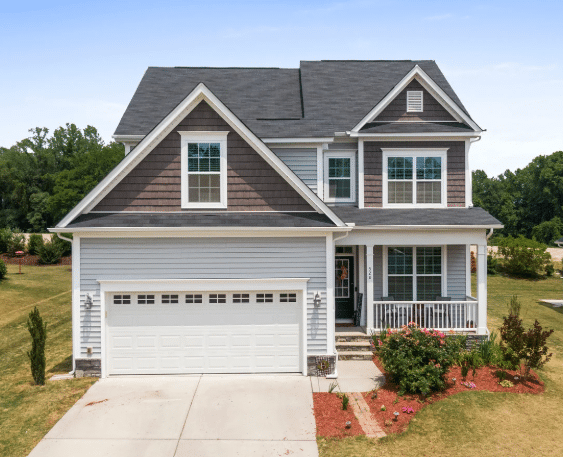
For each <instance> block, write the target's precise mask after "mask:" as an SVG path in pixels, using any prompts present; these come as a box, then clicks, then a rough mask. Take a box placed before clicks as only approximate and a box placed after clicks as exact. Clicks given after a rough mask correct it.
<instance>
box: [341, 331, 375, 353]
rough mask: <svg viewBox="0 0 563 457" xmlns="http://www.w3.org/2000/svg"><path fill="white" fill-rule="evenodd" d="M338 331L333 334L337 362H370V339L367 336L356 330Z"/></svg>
mask: <svg viewBox="0 0 563 457" xmlns="http://www.w3.org/2000/svg"><path fill="white" fill-rule="evenodd" d="M350 330H351V331H346V330H345V329H342V330H341V329H338V328H337V330H336V333H335V338H336V351H337V352H338V359H339V360H371V359H372V357H373V353H372V350H371V338H370V336H369V335H367V334H366V333H364V332H362V331H356V329H350Z"/></svg>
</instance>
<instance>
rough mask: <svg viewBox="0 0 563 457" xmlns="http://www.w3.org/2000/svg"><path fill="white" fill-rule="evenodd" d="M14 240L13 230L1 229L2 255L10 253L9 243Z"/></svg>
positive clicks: (0, 248)
mask: <svg viewBox="0 0 563 457" xmlns="http://www.w3.org/2000/svg"><path fill="white" fill-rule="evenodd" d="M11 239H12V230H10V229H9V228H3V229H0V254H4V253H5V252H8V243H9V242H10V240H11Z"/></svg>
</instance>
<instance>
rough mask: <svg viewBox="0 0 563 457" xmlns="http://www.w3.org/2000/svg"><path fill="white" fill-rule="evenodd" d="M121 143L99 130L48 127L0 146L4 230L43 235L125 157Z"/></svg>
mask: <svg viewBox="0 0 563 457" xmlns="http://www.w3.org/2000/svg"><path fill="white" fill-rule="evenodd" d="M124 155H125V151H124V148H123V145H121V144H118V143H115V142H112V143H110V144H108V145H106V144H104V142H103V140H102V139H101V137H100V135H99V134H98V131H97V130H96V129H95V128H94V127H92V126H87V127H86V128H85V129H84V130H81V129H79V128H78V127H76V125H74V124H66V126H65V127H59V128H58V129H56V130H55V131H54V132H53V134H52V135H51V136H49V130H48V129H46V128H39V127H37V128H35V129H31V130H30V136H29V137H28V138H25V139H23V140H22V141H19V142H17V143H16V144H15V145H13V146H12V147H10V148H0V228H3V227H9V228H13V229H15V228H18V229H19V230H22V231H26V232H30V231H33V232H45V231H46V229H47V227H49V226H52V225H54V224H56V223H57V222H58V221H59V220H60V219H62V217H63V216H64V215H65V214H66V213H68V212H69V211H70V210H71V209H72V208H73V207H74V206H75V205H76V204H77V203H78V202H79V201H80V200H81V199H82V198H83V197H84V196H85V195H86V194H87V193H88V192H89V191H90V190H92V188H94V186H96V184H98V182H100V180H101V179H102V178H103V177H104V176H106V175H107V173H109V172H110V171H111V170H112V169H113V167H114V166H115V165H116V164H117V163H118V162H119V161H120V160H121V159H122V158H123V157H124Z"/></svg>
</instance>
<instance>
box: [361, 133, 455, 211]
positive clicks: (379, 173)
mask: <svg viewBox="0 0 563 457" xmlns="http://www.w3.org/2000/svg"><path fill="white" fill-rule="evenodd" d="M385 148H413V149H414V148H448V157H447V168H448V177H447V194H448V197H447V204H448V206H460V205H461V206H465V143H464V142H463V141H366V142H364V204H365V206H367V207H372V208H373V207H382V206H383V192H382V179H383V170H382V167H383V152H382V149H385Z"/></svg>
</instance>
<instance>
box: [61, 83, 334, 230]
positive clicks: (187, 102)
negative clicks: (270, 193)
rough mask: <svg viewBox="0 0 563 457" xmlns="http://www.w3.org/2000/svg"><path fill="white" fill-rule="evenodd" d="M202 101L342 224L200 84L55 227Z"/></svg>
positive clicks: (90, 204)
mask: <svg viewBox="0 0 563 457" xmlns="http://www.w3.org/2000/svg"><path fill="white" fill-rule="evenodd" d="M201 101H206V102H207V103H208V104H209V105H210V106H211V108H212V109H213V110H214V111H215V112H217V114H219V115H220V116H221V117H222V118H223V119H224V120H225V122H227V123H228V124H229V125H230V126H231V127H232V128H233V129H234V130H235V131H236V132H237V133H238V134H239V135H240V136H241V137H242V138H243V140H244V141H246V142H247V143H248V144H249V145H250V146H251V147H252V148H253V149H254V150H255V151H256V152H257V153H258V154H259V155H260V156H261V157H262V158H263V159H264V160H265V161H266V162H267V163H268V164H269V165H270V166H271V167H272V168H274V170H276V171H277V172H278V173H279V174H280V176H281V177H282V178H284V179H285V180H286V181H287V183H288V184H289V185H290V186H291V187H293V188H294V189H295V190H296V191H297V192H298V193H299V194H300V195H301V196H302V197H303V198H304V199H305V200H306V201H307V202H308V203H309V204H310V205H311V206H312V207H313V208H315V209H316V210H317V211H318V212H319V213H324V214H326V215H327V216H328V217H329V219H330V220H331V221H333V222H334V223H335V224H336V225H337V226H344V223H343V222H342V221H341V220H340V219H339V218H338V216H336V214H334V212H333V211H332V210H331V209H330V208H329V207H328V206H326V205H325V204H324V202H323V201H322V200H321V199H320V198H319V197H318V196H317V195H316V194H315V193H314V192H313V191H312V190H311V189H310V188H309V187H308V186H307V185H306V184H305V183H303V181H301V179H299V178H298V177H297V175H295V173H293V171H291V169H290V168H289V167H288V166H287V165H286V164H285V163H283V161H282V160H281V159H280V158H278V157H277V156H276V155H275V154H274V153H273V152H272V151H271V150H270V149H269V148H268V147H267V146H266V145H265V144H264V143H263V142H262V141H261V140H260V139H259V138H258V137H257V136H256V135H254V133H252V131H250V129H249V128H248V127H246V125H244V124H243V123H242V122H241V121H240V120H239V119H238V118H237V117H236V116H235V115H234V114H233V113H232V112H231V111H230V110H229V109H228V108H227V107H226V106H225V105H224V104H223V102H221V100H219V98H217V97H216V96H215V94H213V93H212V92H211V91H210V90H209V89H208V88H207V87H206V86H205V84H203V83H200V84H198V85H197V87H196V88H195V89H194V90H193V91H192V92H191V93H190V94H189V95H187V96H186V98H184V100H182V101H181V102H180V103H179V104H178V105H177V106H176V108H174V109H173V110H172V111H171V112H170V113H169V114H168V115H167V116H166V117H165V118H164V119H163V120H162V121H161V122H160V123H159V124H158V125H157V126H156V127H155V128H154V129H153V130H152V131H151V132H149V133H148V134H147V135H146V136H145V137H144V138H143V139H142V140H141V142H140V143H139V144H138V145H137V147H136V148H135V149H134V150H133V151H132V152H131V153H130V154H128V155H127V156H125V158H124V159H123V160H122V161H121V162H120V163H119V164H118V165H117V166H116V167H115V168H114V169H113V170H112V171H111V172H110V173H109V174H108V175H107V176H106V177H105V178H104V179H103V180H102V181H101V182H100V183H99V184H98V185H97V186H96V187H94V189H92V191H90V193H89V194H88V195H86V197H84V198H83V199H82V201H80V203H78V205H76V206H75V207H74V208H73V209H72V210H71V211H70V212H69V213H68V214H67V215H66V216H65V217H64V219H63V220H62V221H61V222H59V224H58V225H57V227H66V226H67V225H68V224H69V223H70V222H71V221H73V220H74V219H75V218H76V217H78V216H79V215H80V214H83V213H88V212H89V211H90V210H92V209H93V208H94V207H95V206H96V205H97V204H98V203H99V202H100V201H101V200H102V199H103V198H104V197H105V196H106V195H107V194H108V193H109V192H110V191H111V190H112V189H113V188H114V187H115V186H116V185H117V184H118V183H119V182H120V181H121V180H122V179H123V178H124V177H125V176H126V175H127V174H128V173H129V172H130V171H131V170H132V169H133V168H134V167H135V166H137V164H138V163H140V162H141V160H143V159H144V158H145V157H146V156H147V155H148V154H149V152H151V151H152V150H153V149H154V148H155V147H156V146H157V145H158V143H160V141H161V140H162V139H164V138H165V137H166V136H167V135H168V134H169V133H170V132H172V131H173V130H174V129H175V128H176V126H177V125H178V124H179V123H180V121H181V120H182V119H184V118H185V117H186V116H187V115H188V114H189V113H190V112H191V111H192V110H193V109H194V108H195V107H196V106H197V105H199V103H200V102H201Z"/></svg>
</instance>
